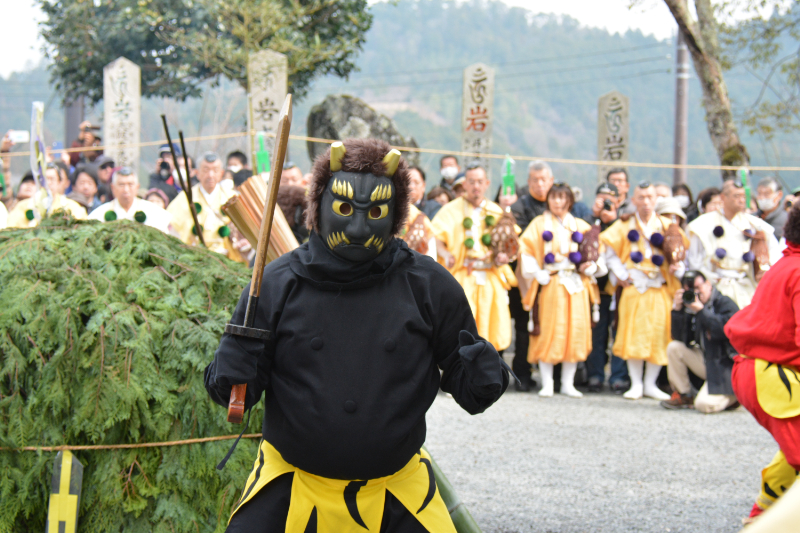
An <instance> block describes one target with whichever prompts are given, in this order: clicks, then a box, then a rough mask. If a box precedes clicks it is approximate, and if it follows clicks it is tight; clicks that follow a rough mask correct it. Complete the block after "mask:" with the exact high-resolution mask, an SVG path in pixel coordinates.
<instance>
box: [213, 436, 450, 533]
mask: <svg viewBox="0 0 800 533" xmlns="http://www.w3.org/2000/svg"><path fill="white" fill-rule="evenodd" d="M286 474H293V476H291V488H290V489H288V485H287V490H290V493H289V495H288V511H287V513H286V515H285V519H286V521H285V524H286V526H285V530H284V531H285V532H286V533H303V532H305V531H307V528H308V527H309V522H315V525H316V527H315V530H316V532H317V533H363V532H364V531H374V532H379V531H382V530H385V528H382V522H383V520H384V517H385V516H386V514H385V512H384V511H385V509H384V507H385V505H386V502H387V501H390V499H391V500H392V501H396V502H399V504H400V505H402V507H404V508H405V510H407V511H408V513H410V515H412V516H413V518H414V519H415V520H416V521H417V522H418V523H419V525H420V526H421V528H420V530H425V531H428V532H430V533H456V530H455V527H454V526H453V522H452V520H451V519H450V515H449V513H448V512H447V507H446V506H445V504H444V501H443V500H442V497H441V495H440V494H439V489H438V488H437V486H436V480H435V478H434V475H433V468H432V466H431V459H430V456H429V455H428V454H427V452H425V450H420V452H419V453H418V454H417V455H415V456H414V457H412V458H411V460H410V461H409V462H408V464H406V466H404V467H403V468H402V469H400V471H398V472H397V473H395V474H392V475H391V476H387V477H382V478H378V479H370V480H364V481H349V480H341V479H328V478H324V477H320V476H315V475H313V474H310V473H308V472H305V471H303V470H300V469H299V468H296V467H294V466H292V465H290V464H289V463H287V462H286V461H284V460H283V457H281V455H280V453H278V451H277V450H276V449H275V448H273V447H272V445H271V444H270V443H268V442H267V441H261V445H260V447H259V451H258V458H257V459H256V461H255V465H254V466H253V471H252V472H251V473H250V476H249V477H248V478H247V483H246V484H245V489H244V492H243V494H242V497H241V499H240V500H239V501H238V502H237V503H236V505H235V506H234V510H233V513H231V518H230V520H229V522H228V524H229V531H233V530H237V531H238V529H237V528H236V525H237V524H236V522H237V521H238V520H237V519H238V518H239V517H240V516H241V517H242V518H243V517H244V516H243V515H246V514H251V513H249V512H247V511H249V510H248V509H246V507H247V505H246V504H247V503H248V502H250V501H252V502H253V504H254V505H255V504H257V503H258V502H259V498H257V497H256V496H257V495H258V494H259V492H260V491H262V489H265V487H267V485H269V484H270V483H272V482H273V481H276V480H277V478H281V479H282V480H288V477H289V476H286V477H282V476H285V475H286ZM277 481H280V480H277ZM277 481H276V482H277ZM387 491H388V494H387ZM270 505H271V504H270ZM277 508H280V506H278V507H272V508H271V509H272V511H271V513H272V514H275V511H274V509H277ZM265 510H266V509H265ZM278 518H279V522H280V523H283V517H278ZM248 522H249V521H248ZM242 525H244V524H242ZM264 527H267V528H268V529H264V531H270V533H273V532H274V527H272V528H270V526H267V524H264ZM251 528H252V525H250V526H249V527H248V529H249V530H250V531H254V533H255V532H256V531H257V530H254V529H251Z"/></svg>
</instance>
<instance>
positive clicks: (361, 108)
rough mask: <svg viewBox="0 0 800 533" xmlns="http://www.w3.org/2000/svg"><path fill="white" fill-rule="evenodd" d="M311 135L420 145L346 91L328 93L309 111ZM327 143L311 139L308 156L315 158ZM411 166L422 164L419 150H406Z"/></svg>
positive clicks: (335, 138)
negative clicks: (333, 93)
mask: <svg viewBox="0 0 800 533" xmlns="http://www.w3.org/2000/svg"><path fill="white" fill-rule="evenodd" d="M307 125H308V136H309V137H317V138H321V139H333V140H344V139H366V138H372V139H382V140H384V141H386V142H388V143H389V144H391V145H392V146H408V147H414V148H416V147H417V142H416V141H415V140H414V138H413V137H403V136H402V135H401V134H400V132H398V131H397V125H396V124H395V123H394V121H393V120H392V119H390V118H389V117H387V116H385V115H381V114H380V113H378V112H377V111H375V110H374V109H372V108H371V107H370V106H368V105H367V104H366V102H364V101H363V100H361V99H359V98H356V97H355V96H348V95H346V94H337V95H329V96H328V97H327V98H325V100H323V101H322V103H320V104H317V105H315V106H314V107H313V108H312V109H311V112H310V113H309V114H308V124H307ZM327 149H328V145H327V144H324V143H318V142H312V141H308V156H309V157H310V158H311V160H312V161H313V160H315V159H316V158H317V156H319V155H321V154H323V153H325V151H326V150H327ZM403 157H404V158H405V159H406V161H408V163H409V164H410V165H419V153H418V152H403Z"/></svg>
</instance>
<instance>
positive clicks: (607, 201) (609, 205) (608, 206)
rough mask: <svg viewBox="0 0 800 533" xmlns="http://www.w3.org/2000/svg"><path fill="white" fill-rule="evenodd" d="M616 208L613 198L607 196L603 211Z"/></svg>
mask: <svg viewBox="0 0 800 533" xmlns="http://www.w3.org/2000/svg"><path fill="white" fill-rule="evenodd" d="M613 209H614V204H612V203H611V200H609V199H608V198H606V199H605V200H603V211H611V210H613Z"/></svg>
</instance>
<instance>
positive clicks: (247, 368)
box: [206, 333, 269, 409]
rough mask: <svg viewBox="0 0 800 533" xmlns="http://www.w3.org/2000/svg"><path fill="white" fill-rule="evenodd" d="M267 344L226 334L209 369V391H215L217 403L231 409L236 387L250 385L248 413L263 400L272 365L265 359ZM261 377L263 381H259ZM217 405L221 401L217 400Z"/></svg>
mask: <svg viewBox="0 0 800 533" xmlns="http://www.w3.org/2000/svg"><path fill="white" fill-rule="evenodd" d="M265 348H266V343H265V342H264V341H263V340H260V339H253V338H250V337H243V336H240V335H231V334H228V333H226V334H224V335H223V336H222V340H221V341H220V343H219V348H217V351H216V353H215V354H214V362H213V363H212V364H211V365H209V367H208V368H207V369H206V389H209V393H210V392H211V390H210V389H211V388H213V389H215V390H216V392H217V394H216V395H215V396H220V398H219V400H220V401H218V402H217V403H221V404H222V405H227V402H228V399H229V397H230V390H231V388H232V386H233V385H241V384H243V383H246V384H247V393H246V396H245V409H249V408H250V407H251V406H253V405H255V404H256V403H257V402H258V400H259V399H260V398H261V394H262V393H263V391H264V387H265V384H264V383H260V381H261V380H263V379H265V378H266V376H268V375H269V374H268V371H269V369H268V366H269V363H268V361H267V358H266V356H265V353H264V351H265ZM259 376H260V379H259ZM215 401H217V400H216V399H215Z"/></svg>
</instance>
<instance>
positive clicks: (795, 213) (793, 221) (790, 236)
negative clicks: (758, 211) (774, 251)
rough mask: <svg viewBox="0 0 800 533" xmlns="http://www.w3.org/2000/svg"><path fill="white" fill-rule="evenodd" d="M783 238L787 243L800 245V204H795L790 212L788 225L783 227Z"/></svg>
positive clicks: (787, 220)
mask: <svg viewBox="0 0 800 533" xmlns="http://www.w3.org/2000/svg"><path fill="white" fill-rule="evenodd" d="M778 209H780V208H778ZM783 236H784V237H785V238H786V241H787V242H790V243H792V244H800V202H795V204H794V206H792V209H791V210H790V211H789V217H788V218H787V219H786V225H785V226H783Z"/></svg>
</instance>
